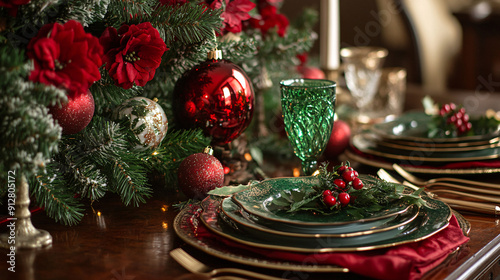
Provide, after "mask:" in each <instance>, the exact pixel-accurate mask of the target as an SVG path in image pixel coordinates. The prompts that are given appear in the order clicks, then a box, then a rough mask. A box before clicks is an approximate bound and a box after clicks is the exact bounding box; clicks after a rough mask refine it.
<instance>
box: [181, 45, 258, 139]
mask: <svg viewBox="0 0 500 280" xmlns="http://www.w3.org/2000/svg"><path fill="white" fill-rule="evenodd" d="M220 57H221V52H220V51H213V52H210V53H209V59H208V60H207V61H205V62H203V63H201V64H199V65H197V66H195V67H193V69H191V70H189V71H188V72H186V73H185V74H184V75H183V76H182V77H181V78H180V79H179V80H178V81H177V83H176V85H175V88H174V103H173V108H174V113H175V116H176V120H177V122H178V124H179V125H180V126H181V127H182V128H187V129H189V128H201V129H203V131H204V133H205V134H206V135H207V136H211V137H212V144H213V145H225V144H227V143H229V142H231V141H232V140H234V139H235V138H236V137H238V136H239V135H240V134H241V133H242V132H243V131H244V130H245V129H246V128H247V127H248V125H249V124H250V121H251V120H252V115H253V109H254V91H253V87H252V83H251V82H250V79H249V78H248V76H247V75H246V73H245V72H244V71H243V70H242V69H241V68H240V67H239V66H237V65H236V64H233V63H231V62H229V61H227V60H221V59H220Z"/></svg>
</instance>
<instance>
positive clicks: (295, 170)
mask: <svg viewBox="0 0 500 280" xmlns="http://www.w3.org/2000/svg"><path fill="white" fill-rule="evenodd" d="M299 176H300V168H297V167H294V168H293V177H299Z"/></svg>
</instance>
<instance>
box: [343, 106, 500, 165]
mask: <svg viewBox="0 0 500 280" xmlns="http://www.w3.org/2000/svg"><path fill="white" fill-rule="evenodd" d="M430 121H431V117H430V116H428V115H426V114H425V113H423V112H412V113H407V114H404V115H402V116H401V117H399V118H398V119H396V120H394V121H390V122H385V123H380V124H375V125H373V126H372V127H370V128H368V129H367V130H365V131H363V132H362V133H360V134H357V135H355V136H353V137H352V140H351V149H350V150H349V151H347V153H346V154H347V156H348V157H349V158H351V159H352V160H356V161H359V162H361V163H364V164H367V165H371V166H376V167H382V168H389V169H390V168H391V165H392V163H398V164H400V165H403V166H405V168H406V169H408V170H409V171H411V172H420V173H441V174H447V173H456V174H474V173H495V172H500V160H499V158H500V128H498V129H497V130H496V131H494V132H490V133H487V134H483V135H475V136H464V137H455V138H428V137H427V131H428V127H427V124H428V123H429V122H430Z"/></svg>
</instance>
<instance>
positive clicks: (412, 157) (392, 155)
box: [351, 133, 500, 163]
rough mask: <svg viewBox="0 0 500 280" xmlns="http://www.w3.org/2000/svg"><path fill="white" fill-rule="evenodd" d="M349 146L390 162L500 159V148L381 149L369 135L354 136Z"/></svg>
mask: <svg viewBox="0 0 500 280" xmlns="http://www.w3.org/2000/svg"><path fill="white" fill-rule="evenodd" d="M351 145H352V146H353V147H354V148H356V149H357V150H359V151H361V152H362V153H364V154H368V155H373V156H377V157H380V158H385V159H388V160H391V161H394V160H399V161H408V162H420V163H448V162H463V161H480V160H491V159H497V158H500V146H495V147H493V148H487V149H482V150H473V151H462V152H437V151H430V150H429V151H423V150H419V149H413V150H411V149H408V150H403V149H396V148H395V147H393V148H383V147H381V146H379V145H378V142H376V141H375V140H374V139H373V138H372V137H371V134H370V133H361V134H357V135H354V137H352V139H351Z"/></svg>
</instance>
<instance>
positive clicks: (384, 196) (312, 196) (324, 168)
mask: <svg viewBox="0 0 500 280" xmlns="http://www.w3.org/2000/svg"><path fill="white" fill-rule="evenodd" d="M349 168H351V167H350V164H349V162H346V163H345V164H341V165H338V166H335V167H334V168H333V170H332V171H329V170H328V164H323V165H321V167H320V169H319V174H318V185H315V186H312V187H308V188H304V189H294V190H289V191H282V192H281V193H280V195H279V196H278V197H277V198H275V199H273V200H272V203H273V205H274V206H275V207H276V209H278V210H279V211H286V212H287V213H289V214H293V213H296V212H299V211H309V212H311V213H314V214H321V215H335V214H339V213H340V212H346V213H345V214H347V215H348V216H351V217H352V218H353V219H362V218H365V217H369V216H370V215H372V214H373V213H376V212H378V211H381V210H384V209H389V208H391V207H393V206H396V205H399V204H407V205H410V204H416V205H417V206H419V207H421V206H425V205H426V202H425V200H424V199H422V194H423V188H421V189H418V190H412V189H409V188H407V187H405V186H404V185H400V184H394V183H390V182H387V181H384V180H381V179H379V178H377V177H374V176H370V175H360V176H359V178H360V179H361V180H362V182H363V185H364V186H363V187H362V188H360V189H355V188H354V187H352V186H351V187H350V188H346V189H345V190H339V187H338V186H337V185H336V184H335V183H334V182H335V180H337V179H340V178H342V174H343V173H344V172H345V170H346V169H347V170H350V169H349ZM325 191H330V192H338V193H339V194H340V193H348V194H349V196H350V198H351V199H350V202H349V203H347V204H343V203H341V202H340V201H339V202H338V203H335V204H334V205H329V204H328V203H326V202H325V201H324V192H325Z"/></svg>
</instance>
